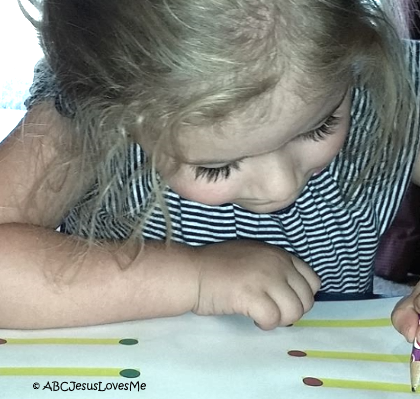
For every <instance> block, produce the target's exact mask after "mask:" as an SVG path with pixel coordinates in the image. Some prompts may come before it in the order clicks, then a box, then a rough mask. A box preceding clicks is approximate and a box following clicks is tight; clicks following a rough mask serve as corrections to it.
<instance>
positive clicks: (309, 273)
mask: <svg viewBox="0 0 420 399" xmlns="http://www.w3.org/2000/svg"><path fill="white" fill-rule="evenodd" d="M292 262H293V265H294V267H295V269H296V270H297V271H298V272H299V273H300V274H301V275H302V276H303V277H304V279H305V280H306V281H307V283H308V284H309V286H310V288H311V291H312V294H313V295H315V294H316V293H317V292H318V291H319V289H320V288H321V279H320V278H319V277H318V275H317V274H316V273H315V272H314V271H313V269H312V268H311V267H310V266H308V265H307V264H306V263H305V262H303V261H302V260H300V259H299V258H297V257H296V256H293V255H292Z"/></svg>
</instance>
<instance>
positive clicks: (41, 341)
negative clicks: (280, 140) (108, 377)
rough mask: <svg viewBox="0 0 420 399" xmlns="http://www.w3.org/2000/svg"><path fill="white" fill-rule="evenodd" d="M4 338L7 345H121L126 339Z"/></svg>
mask: <svg viewBox="0 0 420 399" xmlns="http://www.w3.org/2000/svg"><path fill="white" fill-rule="evenodd" d="M4 340H5V341H6V345H7V344H12V345H119V344H122V343H123V342H122V341H124V339H121V338H4ZM133 341H136V340H133Z"/></svg>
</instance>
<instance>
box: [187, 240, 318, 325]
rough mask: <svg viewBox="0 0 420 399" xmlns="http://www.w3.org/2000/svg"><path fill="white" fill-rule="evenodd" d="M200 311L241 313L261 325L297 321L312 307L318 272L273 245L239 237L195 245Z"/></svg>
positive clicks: (198, 307)
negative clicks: (197, 246)
mask: <svg viewBox="0 0 420 399" xmlns="http://www.w3.org/2000/svg"><path fill="white" fill-rule="evenodd" d="M197 252H198V253H197V254H198V266H199V270H200V273H199V282H198V284H199V287H198V298H197V302H196V304H195V306H194V308H193V312H194V313H196V314H199V315H209V314H234V313H236V314H242V315H245V316H249V317H251V318H252V319H253V320H254V322H255V324H256V325H257V326H258V327H260V328H261V329H263V330H270V329H273V328H275V327H277V326H286V325H289V324H292V323H294V322H295V321H297V320H298V319H300V318H301V317H302V315H303V314H304V313H305V312H307V311H308V310H309V309H311V308H312V306H313V303H314V295H315V293H316V292H317V291H318V290H319V288H320V280H319V278H318V276H317V275H316V274H315V272H314V271H313V270H312V269H311V268H310V267H309V266H308V265H307V264H306V263H304V262H303V261H301V260H300V259H298V258H297V257H295V256H293V255H291V254H289V253H288V252H286V251H284V250H282V249H279V248H277V247H275V246H272V245H268V244H265V243H262V242H258V241H251V240H238V241H227V242H223V243H219V244H211V245H206V246H203V247H199V248H197Z"/></svg>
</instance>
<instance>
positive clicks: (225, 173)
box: [194, 115, 340, 183]
mask: <svg viewBox="0 0 420 399" xmlns="http://www.w3.org/2000/svg"><path fill="white" fill-rule="evenodd" d="M339 120H340V118H339V117H338V116H334V115H331V116H330V117H329V118H328V119H327V120H326V121H325V122H324V123H323V125H322V126H320V127H319V128H318V129H315V130H312V131H311V132H308V133H305V134H302V135H300V136H297V137H296V139H300V140H312V141H321V140H324V139H325V138H326V137H327V136H329V135H331V134H333V133H334V132H335V131H334V128H335V127H336V126H337V125H338V123H339ZM240 163H241V161H238V162H233V163H231V164H229V165H226V166H222V167H220V168H204V167H202V166H197V167H194V170H195V179H196V180H197V179H199V178H205V179H206V180H207V181H208V182H209V183H215V182H216V181H218V180H219V178H222V179H223V180H227V179H229V177H230V175H231V173H232V170H239V164H240Z"/></svg>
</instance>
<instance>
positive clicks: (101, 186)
mask: <svg viewBox="0 0 420 399" xmlns="http://www.w3.org/2000/svg"><path fill="white" fill-rule="evenodd" d="M37 2H38V3H39V4H38V5H39V7H40V10H41V12H42V19H41V20H40V22H39V23H38V24H37V27H38V30H39V35H40V42H41V45H42V47H43V50H44V52H45V55H46V59H47V61H48V63H49V64H50V66H51V68H52V70H53V71H54V73H55V75H56V79H57V82H58V85H59V87H60V89H61V90H62V92H63V93H65V95H66V98H67V100H68V102H69V104H70V108H71V109H72V111H73V114H74V115H73V118H72V123H73V126H74V130H75V134H74V136H73V141H72V143H71V144H67V145H66V146H65V147H63V149H64V150H65V151H62V152H61V158H60V159H59V161H58V165H66V164H67V165H68V163H69V162H77V163H78V164H79V165H80V167H79V168H80V175H81V176H82V175H83V176H87V178H92V176H94V177H95V179H97V185H96V195H95V196H91V197H90V199H88V200H87V202H86V204H85V205H84V207H83V209H84V211H83V212H87V213H88V214H89V215H90V217H88V218H87V219H86V220H90V221H91V222H90V226H89V227H88V228H86V226H80V231H81V232H82V231H83V234H85V235H87V236H89V237H90V238H93V237H92V236H93V235H94V231H95V222H94V221H95V219H96V218H95V214H96V213H97V212H98V210H99V207H100V206H101V202H102V200H103V198H104V196H105V195H106V193H107V192H108V191H109V190H111V191H112V192H114V193H115V195H118V196H120V197H121V201H118V203H121V204H122V203H124V199H125V198H129V197H130V195H131V191H132V183H133V182H134V181H136V179H137V178H138V177H139V176H131V177H130V178H131V179H132V181H127V182H124V184H122V182H121V181H119V180H118V179H117V178H116V177H115V176H116V174H115V173H112V171H115V170H118V169H119V168H124V162H125V156H126V151H127V148H128V146H129V145H130V144H131V142H132V141H139V142H142V140H144V139H145V138H146V137H147V139H148V140H150V141H151V142H153V143H154V149H153V154H152V156H150V157H149V160H150V162H149V164H148V165H146V166H145V167H144V168H143V169H142V170H141V171H139V173H144V171H145V168H146V167H148V168H149V171H150V170H151V173H152V175H153V177H154V178H153V185H154V190H153V192H154V195H153V196H152V197H151V198H150V201H149V203H148V206H145V207H144V209H143V214H142V217H141V220H135V221H133V220H132V218H130V217H129V215H127V214H126V213H125V212H124V210H123V209H121V210H117V213H118V214H119V216H120V219H121V220H120V222H121V223H123V225H125V226H126V227H127V230H128V231H130V233H132V234H133V235H134V236H141V234H140V233H141V229H142V227H143V226H144V223H145V221H146V220H147V217H148V215H150V213H151V212H152V211H153V209H155V208H156V206H160V207H161V208H162V210H163V211H164V213H165V215H166V216H167V225H168V236H167V238H170V221H169V216H168V214H167V211H165V209H166V207H165V201H164V182H162V181H161V180H160V179H159V178H158V177H157V173H156V159H158V157H159V155H160V148H161V145H162V144H163V143H165V142H167V140H171V142H172V143H173V145H174V146H176V134H177V131H179V130H180V129H183V128H185V127H203V126H214V125H215V124H219V123H223V121H226V120H227V119H228V118H230V117H235V116H239V115H241V114H242V113H245V112H246V111H247V110H249V109H250V107H251V105H252V104H255V103H256V102H258V101H263V100H265V99H268V100H269V98H270V95H271V93H272V91H273V89H274V88H275V87H276V85H277V84H278V83H279V82H280V81H281V79H282V78H283V77H284V76H286V75H288V72H290V71H293V72H294V74H296V72H297V76H298V77H299V81H296V82H295V83H296V87H297V90H298V92H299V94H300V95H301V96H304V97H305V98H308V97H310V98H316V96H325V94H326V93H330V92H333V91H334V90H335V89H336V88H337V87H338V86H340V87H344V85H349V86H351V85H354V84H357V85H358V86H359V87H361V88H363V89H364V90H367V91H368V92H369V94H370V96H371V98H372V101H373V103H374V105H375V109H376V112H377V120H378V123H377V127H376V128H375V129H374V130H373V131H372V132H371V140H370V143H367V145H368V144H369V145H372V144H374V146H375V153H374V156H373V157H372V159H371V160H370V161H369V162H368V164H367V167H366V170H365V171H363V174H362V176H369V171H370V170H371V169H372V167H373V166H374V165H375V164H376V162H377V161H378V160H380V159H382V158H383V153H384V151H385V147H387V148H388V146H389V148H391V156H392V157H395V156H396V154H397V153H398V151H399V149H400V148H401V146H402V144H403V142H404V133H405V132H406V131H408V127H409V123H410V122H409V121H410V116H411V115H412V113H413V112H414V111H415V109H414V107H415V106H416V102H415V101H414V98H413V94H412V87H411V84H410V77H409V71H408V66H407V63H406V61H405V55H404V51H403V46H402V42H401V35H404V34H406V32H407V30H406V27H405V25H404V23H405V18H404V16H405V13H404V10H401V8H398V7H396V6H395V5H394V4H393V2H391V1H387V0H382V6H379V5H378V3H377V2H376V1H374V0H118V1H115V0H98V1H95V0H72V1H68V0H41V1H37ZM260 108H263V107H260ZM255 109H256V107H255ZM252 110H254V107H252ZM261 116H262V115H261V114H260V113H259V114H258V115H257V114H254V117H255V118H257V117H261ZM248 117H249V113H248ZM68 140H69V138H66V142H68ZM358 151H359V152H363V149H358ZM387 154H388V152H387ZM388 155H389V154H388ZM110 165H111V166H110ZM359 183H362V179H361V181H360V182H358V184H359ZM81 184H82V183H81ZM76 192H77V191H76ZM73 201H74V198H71V196H69V203H72V202H73Z"/></svg>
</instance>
